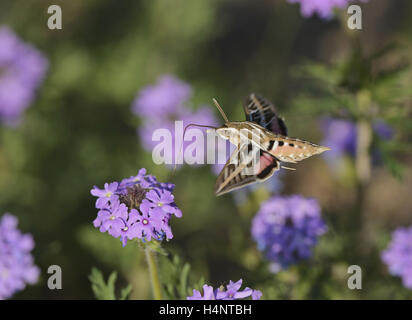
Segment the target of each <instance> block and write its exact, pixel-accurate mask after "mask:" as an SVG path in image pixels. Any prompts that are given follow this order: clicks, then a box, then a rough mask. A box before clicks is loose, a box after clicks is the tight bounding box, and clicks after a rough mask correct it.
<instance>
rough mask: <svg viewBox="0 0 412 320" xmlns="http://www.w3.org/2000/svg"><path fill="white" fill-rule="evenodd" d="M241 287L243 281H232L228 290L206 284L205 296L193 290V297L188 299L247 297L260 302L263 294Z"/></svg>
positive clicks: (236, 298) (204, 287)
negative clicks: (241, 288)
mask: <svg viewBox="0 0 412 320" xmlns="http://www.w3.org/2000/svg"><path fill="white" fill-rule="evenodd" d="M241 286H242V279H240V280H239V281H237V282H233V281H232V280H230V281H229V284H228V285H227V286H226V290H223V289H221V288H219V289H213V287H212V286H208V285H207V284H205V285H204V286H203V296H202V294H201V293H200V292H199V291H198V290H196V289H193V295H192V296H189V297H187V300H238V299H244V298H247V297H252V299H253V300H259V299H260V298H261V297H262V292H260V291H259V290H252V289H250V288H245V289H243V290H240V287H241ZM239 290H240V291H239Z"/></svg>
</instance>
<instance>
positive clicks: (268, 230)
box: [252, 195, 327, 272]
mask: <svg viewBox="0 0 412 320" xmlns="http://www.w3.org/2000/svg"><path fill="white" fill-rule="evenodd" d="M326 230H327V227H326V224H325V222H324V221H323V219H322V217H321V209H320V207H319V204H318V203H317V201H316V200H315V199H310V198H304V197H302V196H298V195H294V196H288V197H283V196H274V197H272V198H270V199H269V200H267V201H266V202H264V203H263V204H262V205H261V207H260V210H259V212H258V213H257V214H256V216H255V217H254V219H253V222H252V236H253V238H254V239H255V241H256V242H257V244H258V248H259V250H261V251H263V252H264V253H265V256H266V258H267V259H268V260H269V261H271V265H270V268H271V271H273V272H278V271H280V270H281V269H285V268H287V267H288V266H290V265H292V264H294V263H297V262H298V261H299V260H304V259H308V258H310V257H311V255H312V248H313V247H314V246H315V244H316V243H317V241H318V237H319V236H320V235H322V234H324V233H325V232H326Z"/></svg>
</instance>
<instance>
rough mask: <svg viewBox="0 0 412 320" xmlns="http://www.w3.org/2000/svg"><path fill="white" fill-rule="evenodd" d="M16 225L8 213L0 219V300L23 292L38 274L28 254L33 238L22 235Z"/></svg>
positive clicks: (35, 280) (31, 247)
mask: <svg viewBox="0 0 412 320" xmlns="http://www.w3.org/2000/svg"><path fill="white" fill-rule="evenodd" d="M17 223H18V221H17V218H16V217H15V216H13V215H11V214H8V213H6V214H4V215H3V217H2V218H1V219H0V300H3V299H7V298H9V297H11V296H12V295H13V294H14V293H16V292H18V291H21V290H23V289H24V288H25V286H26V284H34V283H36V282H37V279H38V277H39V274H40V270H39V268H38V267H37V266H35V265H34V263H33V256H32V255H31V253H30V251H31V250H33V248H34V241H33V238H32V236H31V235H30V234H22V233H21V232H20V230H18V229H17Z"/></svg>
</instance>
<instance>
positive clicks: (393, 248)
mask: <svg viewBox="0 0 412 320" xmlns="http://www.w3.org/2000/svg"><path fill="white" fill-rule="evenodd" d="M382 260H383V262H384V263H385V264H386V265H387V266H388V267H389V272H390V273H391V274H392V275H394V276H399V277H401V278H402V283H403V285H404V286H405V287H406V288H408V289H411V290H412V226H411V227H409V228H399V229H397V230H395V231H394V232H393V233H392V240H391V242H390V244H389V246H388V247H387V248H386V250H384V251H383V252H382Z"/></svg>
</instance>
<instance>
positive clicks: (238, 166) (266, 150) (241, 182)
mask: <svg viewBox="0 0 412 320" xmlns="http://www.w3.org/2000/svg"><path fill="white" fill-rule="evenodd" d="M213 102H214V103H215V105H216V107H217V108H218V110H219V112H220V113H221V115H222V117H223V119H224V120H225V124H224V125H222V126H221V127H218V128H214V129H215V130H216V133H217V134H218V135H219V136H220V137H221V138H223V139H226V140H229V141H230V142H231V143H232V144H234V145H235V146H236V150H235V151H233V153H232V155H231V156H230V158H229V159H228V160H227V162H226V164H225V166H224V167H223V169H222V171H221V172H220V174H219V176H218V177H217V180H216V185H215V194H216V196H220V195H222V194H225V193H228V192H230V191H233V190H236V189H239V188H242V187H244V186H247V185H249V184H252V183H255V182H262V181H265V180H267V179H269V178H270V177H271V176H272V175H273V174H274V173H275V172H276V171H278V170H280V169H281V168H284V169H290V170H295V169H294V168H288V167H284V166H282V165H281V164H282V163H283V162H286V163H297V162H299V161H301V160H304V159H306V158H309V157H311V156H313V155H316V154H320V153H322V152H324V151H327V150H330V148H328V147H322V146H319V145H316V144H314V143H311V142H309V141H305V140H301V139H297V138H291V137H288V134H287V128H286V125H285V122H284V120H283V119H282V118H280V117H279V116H278V115H277V114H276V109H275V106H274V105H273V104H272V103H271V102H269V101H268V100H266V99H265V98H263V97H261V96H259V95H257V94H254V93H252V94H250V95H249V96H248V97H247V98H246V99H245V102H244V104H243V108H244V111H245V116H246V121H229V120H228V118H227V116H226V114H225V113H224V111H223V109H222V108H221V107H220V105H219V103H218V102H217V101H216V99H213ZM252 150H256V151H255V152H254V154H252V155H250V154H249V153H250V152H251V151H252ZM255 159H258V161H257V162H256V161H254V160H255ZM256 163H257V167H255V168H253V169H254V170H250V169H251V167H253V165H255V166H256ZM251 172H252V173H251Z"/></svg>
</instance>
